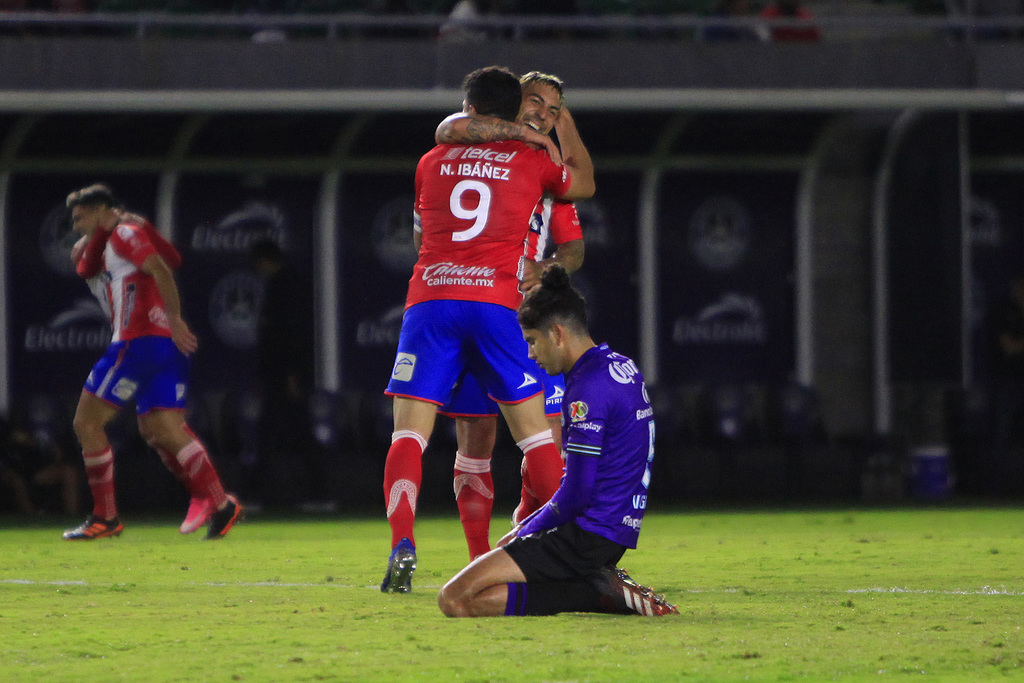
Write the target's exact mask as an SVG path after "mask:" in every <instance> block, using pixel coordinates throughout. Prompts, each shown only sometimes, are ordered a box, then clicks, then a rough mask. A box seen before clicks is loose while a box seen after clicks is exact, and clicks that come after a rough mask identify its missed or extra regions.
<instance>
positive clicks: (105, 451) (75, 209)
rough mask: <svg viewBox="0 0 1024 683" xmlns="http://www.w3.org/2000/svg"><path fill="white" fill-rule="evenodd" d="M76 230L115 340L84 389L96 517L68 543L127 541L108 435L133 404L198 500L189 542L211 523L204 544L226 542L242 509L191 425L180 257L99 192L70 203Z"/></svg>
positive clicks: (145, 432)
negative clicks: (178, 278) (111, 424)
mask: <svg viewBox="0 0 1024 683" xmlns="http://www.w3.org/2000/svg"><path fill="white" fill-rule="evenodd" d="M67 206H68V207H69V208H70V209H71V221H72V227H73V228H74V229H75V231H76V232H79V233H81V234H82V236H83V237H82V239H81V240H80V241H79V244H77V245H76V249H75V250H74V251H73V252H72V258H73V259H75V261H76V270H77V272H78V274H79V275H80V276H81V277H83V278H85V279H86V280H88V281H89V283H90V288H92V289H93V292H94V293H95V294H96V295H97V296H98V297H99V298H100V302H101V304H102V305H103V308H104V310H105V311H106V312H107V314H108V315H109V316H110V321H111V331H112V337H111V342H110V346H109V347H108V349H107V352H106V353H105V354H104V355H103V358H101V359H100V360H99V361H98V362H97V363H96V365H95V366H93V369H92V372H91V373H89V377H88V379H87V380H86V382H85V386H84V388H83V390H82V395H81V397H80V398H79V401H78V408H77V410H76V411H75V419H74V430H75V436H77V437H78V441H79V443H80V444H81V446H82V456H83V458H84V460H85V473H86V477H87V479H88V482H89V489H90V491H91V492H92V498H93V511H92V514H90V515H89V517H88V519H86V521H85V523H84V524H82V525H81V526H79V527H77V528H74V529H69V530H67V531H65V532H64V538H66V539H68V540H92V539H97V538H105V537H108V536H119V535H120V534H121V531H122V530H123V528H124V527H123V526H122V524H121V522H120V520H119V518H118V514H117V503H116V501H115V496H114V453H113V451H112V449H111V447H110V442H109V441H108V439H107V434H106V431H105V428H106V426H107V424H108V423H109V422H110V421H111V420H112V419H113V418H114V417H115V416H116V415H117V413H118V411H120V409H121V408H122V407H124V405H125V404H126V403H128V402H130V401H134V402H135V405H136V412H137V413H138V420H139V432H140V434H141V435H142V436H143V438H145V439H146V442H147V443H148V444H149V445H150V446H152V447H153V448H154V449H155V450H156V451H157V452H158V453H159V454H160V458H161V460H163V462H164V464H165V465H166V466H167V467H168V469H170V470H171V472H173V473H174V474H175V476H176V477H177V478H178V479H179V480H180V481H182V482H183V483H184V484H185V486H186V487H187V488H188V490H189V493H190V494H191V496H192V501H191V503H190V505H189V511H188V514H187V516H186V518H185V521H184V522H183V523H182V525H181V529H180V530H181V532H182V533H190V532H192V531H195V530H196V529H197V528H198V527H199V526H201V525H202V524H203V523H206V522H209V529H208V532H207V535H206V538H209V539H215V538H220V537H222V536H224V535H225V534H226V533H227V532H228V531H229V530H230V529H231V527H232V526H233V525H234V524H235V522H236V521H237V520H238V518H239V515H240V514H241V511H242V506H241V505H240V504H239V503H238V501H237V500H236V499H235V497H234V496H232V495H230V494H227V493H225V492H224V487H223V486H222V484H221V481H220V477H219V476H218V475H217V472H216V470H215V469H214V467H213V463H212V462H211V461H210V456H209V454H208V453H207V451H206V447H205V446H203V444H202V443H201V442H200V441H199V439H198V438H197V437H196V435H195V434H194V433H193V432H192V431H191V430H190V429H189V427H188V425H187V424H186V423H185V417H184V410H185V400H186V395H187V386H188V381H187V375H188V356H189V355H190V354H192V353H193V352H194V351H195V350H196V348H197V346H198V341H197V340H196V337H195V335H194V334H192V331H191V330H190V329H189V327H188V325H187V324H186V323H185V321H184V320H183V319H182V317H181V300H180V298H179V296H178V287H177V285H176V284H175V282H174V275H173V273H172V269H173V268H176V267H178V266H179V265H180V264H181V256H180V255H179V254H178V251H177V250H176V249H175V248H174V246H173V245H171V244H170V243H169V242H167V241H166V240H164V239H163V237H161V236H160V234H159V233H158V232H157V230H156V228H154V227H153V225H152V224H150V223H149V222H148V221H146V220H144V219H142V218H141V217H139V216H135V215H134V214H128V213H125V212H123V211H122V210H120V209H119V208H118V204H117V201H116V200H115V199H114V195H113V193H112V192H111V190H110V188H108V187H106V186H105V185H91V186H89V187H86V188H83V189H81V190H78V191H76V192H72V193H71V194H70V195H68V198H67Z"/></svg>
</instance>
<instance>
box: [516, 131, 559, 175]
mask: <svg viewBox="0 0 1024 683" xmlns="http://www.w3.org/2000/svg"><path fill="white" fill-rule="evenodd" d="M524 128H526V133H525V134H524V135H523V142H525V143H527V144H529V145H534V146H535V147H538V148H540V149H543V150H545V151H546V152H547V153H548V156H549V157H551V161H553V162H554V163H555V164H557V165H559V166H561V165H562V150H560V149H558V145H556V144H555V141H554V140H552V139H551V136H550V135H542V134H540V133H538V132H537V131H535V130H533V129H532V128H530V127H528V126H524Z"/></svg>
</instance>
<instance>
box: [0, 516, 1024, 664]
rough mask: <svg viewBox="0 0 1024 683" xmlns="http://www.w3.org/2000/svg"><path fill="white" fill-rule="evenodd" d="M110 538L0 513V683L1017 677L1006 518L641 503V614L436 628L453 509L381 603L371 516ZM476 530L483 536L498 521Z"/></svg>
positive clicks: (448, 572) (436, 522)
mask: <svg viewBox="0 0 1024 683" xmlns="http://www.w3.org/2000/svg"><path fill="white" fill-rule="evenodd" d="M124 521H125V532H124V535H123V536H122V537H121V538H117V539H103V540H100V541H91V542H67V541H63V540H62V539H61V538H60V531H61V529H63V528H64V527H65V526H70V525H71V523H72V521H71V520H68V523H67V524H66V525H61V524H46V523H39V522H35V523H33V524H32V525H28V526H26V525H25V523H24V522H23V521H20V520H13V519H7V520H0V539H2V545H0V548H2V551H0V552H2V558H3V559H2V562H0V595H2V596H3V599H2V600H0V629H2V631H3V633H4V635H5V637H4V640H3V645H0V680H12V681H34V680H39V681H76V682H80V681H94V680H95V681H99V680H103V681H106V680H116V679H119V680H139V681H207V680H210V681H212V680H217V681H231V680H237V681H281V680H296V681H315V680H327V681H370V680H416V681H455V680H465V681H526V680H529V681H633V680H637V681H640V680H651V681H671V680H686V681H700V680H709V681H731V680H744V679H747V678H749V679H752V680H798V679H807V680H832V679H843V680H858V679H867V678H871V679H876V678H878V677H879V674H881V675H883V676H885V675H890V674H891V675H898V674H907V673H910V674H921V673H924V674H926V675H928V677H929V679H930V680H976V679H979V678H989V677H993V676H998V675H1010V676H1012V675H1013V674H1015V673H1019V672H1021V670H1022V669H1024V635H1022V630H1021V627H1022V626H1024V575H1022V570H1021V568H1022V567H1024V549H1022V533H1024V511H1022V510H1020V509H1018V508H1008V507H1000V508H956V507H950V508H943V509H913V508H908V509H895V510H874V509H870V510H869V509H851V510H808V511H779V510H771V511H692V510H691V511H682V512H667V511H659V510H652V511H651V512H650V513H649V515H648V517H647V518H646V519H645V522H644V531H643V533H642V534H641V541H640V543H641V545H640V548H639V550H636V551H630V552H627V554H626V557H625V558H624V559H623V562H622V566H623V567H625V568H627V569H628V570H629V571H630V573H631V574H632V575H633V577H634V578H635V579H636V580H638V581H640V582H641V583H645V584H648V585H651V586H653V587H654V588H655V589H656V590H658V591H659V592H662V593H664V594H665V595H666V597H667V598H668V599H669V600H670V601H672V602H674V603H676V604H677V605H678V606H679V608H680V612H681V614H680V615H679V616H678V617H666V618H659V619H652V618H643V617H619V616H608V615H582V614H567V615H559V616H556V617H533V618H531V617H526V618H493V619H477V620H451V619H446V618H445V617H443V616H442V615H441V613H440V612H439V610H438V609H437V605H436V596H437V590H438V589H439V588H440V586H441V585H442V584H443V583H444V582H445V581H446V580H447V579H448V578H449V577H450V576H452V575H453V574H454V573H455V572H456V571H458V569H460V568H461V567H462V566H463V564H465V562H466V561H467V559H468V555H467V552H466V548H465V542H464V541H463V538H462V531H461V527H460V526H459V524H458V521H457V519H455V518H454V517H429V518H425V519H421V520H420V521H419V522H418V523H417V543H418V560H419V569H418V570H417V572H416V574H415V576H414V579H413V592H412V593H410V594H408V595H393V594H382V593H380V591H379V589H378V585H379V582H380V580H381V578H382V577H383V572H384V568H385V565H386V559H387V554H388V550H389V547H388V540H389V538H390V534H389V531H388V528H387V524H386V522H384V521H383V519H380V520H377V519H356V518H343V517H336V518H329V519H322V520H311V519H308V518H305V519H274V518H270V517H262V518H261V517H254V518H251V519H249V520H246V521H245V522H244V523H242V524H240V525H239V526H238V527H237V528H236V529H234V530H233V531H232V532H231V534H230V535H229V536H228V537H227V538H225V539H223V540H221V541H216V542H203V541H202V540H200V534H196V535H194V536H180V535H179V534H178V532H177V522H178V521H180V520H170V519H167V520H160V519H158V520H143V521H139V520H136V519H131V518H126V519H125V520H124ZM499 526H501V525H500V524H499V523H497V522H496V523H495V524H494V529H493V531H494V534H493V535H494V536H495V537H497V535H499V533H500V532H501V531H502V529H500V528H498V527H499Z"/></svg>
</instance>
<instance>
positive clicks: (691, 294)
mask: <svg viewBox="0 0 1024 683" xmlns="http://www.w3.org/2000/svg"><path fill="white" fill-rule="evenodd" d="M796 184H797V176H796V174H793V173H753V172H749V173H687V172H672V173H666V174H665V176H664V179H663V182H662V187H661V197H662V201H661V207H660V213H659V224H660V232H659V237H658V245H659V247H658V259H659V264H658V267H659V288H660V292H661V295H660V297H659V301H660V311H659V313H660V321H659V322H660V328H659V333H658V338H659V340H660V342H659V346H660V359H661V375H662V378H663V379H664V380H666V381H669V382H672V383H676V384H684V383H698V382H757V383H773V382H781V381H784V380H785V379H787V378H788V377H789V376H790V375H791V373H792V371H793V366H794V311H793V284H792V272H793V267H794V262H793V235H794V206H795V199H794V197H795V192H796Z"/></svg>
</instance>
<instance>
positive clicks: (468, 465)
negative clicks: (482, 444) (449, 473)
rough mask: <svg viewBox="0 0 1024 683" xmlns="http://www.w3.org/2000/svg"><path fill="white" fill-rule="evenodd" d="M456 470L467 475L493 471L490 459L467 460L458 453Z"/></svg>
mask: <svg viewBox="0 0 1024 683" xmlns="http://www.w3.org/2000/svg"><path fill="white" fill-rule="evenodd" d="M455 469H457V470H459V471H460V472H466V473H467V474H483V473H484V472H490V471H491V459H490V458H486V459H485V458H467V457H466V456H464V455H463V454H462V453H459V452H458V451H456V452H455Z"/></svg>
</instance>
